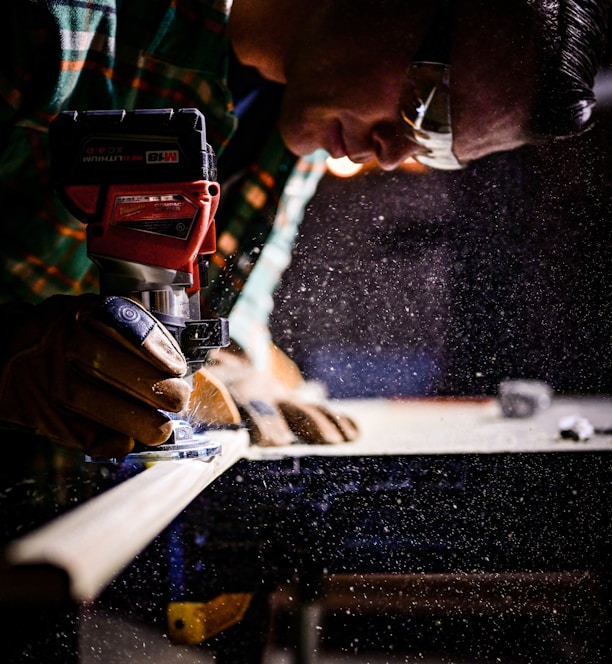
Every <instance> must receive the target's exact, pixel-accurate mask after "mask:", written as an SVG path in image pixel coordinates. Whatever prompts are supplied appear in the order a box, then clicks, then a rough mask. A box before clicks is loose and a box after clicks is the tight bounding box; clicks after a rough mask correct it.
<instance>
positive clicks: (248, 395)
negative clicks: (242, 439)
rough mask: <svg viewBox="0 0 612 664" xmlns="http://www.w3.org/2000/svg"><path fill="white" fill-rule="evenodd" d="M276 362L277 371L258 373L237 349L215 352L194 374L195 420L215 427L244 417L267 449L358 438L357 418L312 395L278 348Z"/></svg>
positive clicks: (192, 402)
mask: <svg viewBox="0 0 612 664" xmlns="http://www.w3.org/2000/svg"><path fill="white" fill-rule="evenodd" d="M273 359H274V361H273V369H276V371H275V373H271V372H270V373H268V372H264V371H259V370H257V369H255V367H254V366H253V364H252V363H251V361H250V360H249V358H248V356H247V355H246V353H244V352H243V351H242V350H241V349H240V348H238V347H237V346H236V345H231V346H229V347H228V348H219V349H215V350H213V351H211V353H210V355H209V358H208V364H207V365H206V367H204V368H203V369H200V370H199V371H197V372H196V373H195V374H194V390H193V393H192V396H191V400H190V408H189V416H191V417H194V418H195V419H200V420H201V421H204V422H206V423H207V424H208V425H210V426H223V425H227V424H232V423H236V422H240V421H241V418H242V420H243V421H244V424H245V425H246V426H247V428H248V429H249V431H250V434H251V440H252V442H253V443H254V444H256V445H263V446H280V445H289V444H291V443H309V444H337V443H344V442H348V441H351V440H354V439H355V438H357V437H358V435H359V432H358V429H357V426H356V424H355V423H354V422H353V420H352V419H351V418H349V417H348V416H346V415H344V414H341V413H337V412H335V411H334V410H332V409H331V408H329V407H328V406H327V405H326V404H325V403H323V400H322V399H321V398H317V399H316V400H314V399H312V398H311V397H309V396H307V395H306V391H307V390H306V389H305V388H306V381H304V379H303V378H302V376H301V374H300V372H299V369H298V368H297V367H296V366H295V365H294V364H293V363H292V362H291V360H289V358H287V357H286V356H285V355H284V354H282V352H281V351H280V350H279V349H277V348H275V353H274V356H273ZM279 360H280V361H279ZM279 366H280V367H282V369H281V370H279Z"/></svg>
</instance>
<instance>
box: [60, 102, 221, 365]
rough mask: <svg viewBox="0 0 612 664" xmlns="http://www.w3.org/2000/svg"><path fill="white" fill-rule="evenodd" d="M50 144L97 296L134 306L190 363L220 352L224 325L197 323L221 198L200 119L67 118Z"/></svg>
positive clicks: (142, 113) (197, 115)
mask: <svg viewBox="0 0 612 664" xmlns="http://www.w3.org/2000/svg"><path fill="white" fill-rule="evenodd" d="M49 142H50V148H51V172H52V177H53V180H54V184H55V186H56V189H57V191H58V195H59V197H60V198H61V200H62V201H63V203H64V204H65V206H66V207H67V209H68V210H69V211H70V212H71V213H72V214H73V215H74V216H75V217H76V218H77V219H79V220H80V221H82V222H84V223H85V224H87V252H88V255H89V257H90V258H91V260H92V261H93V262H94V263H95V264H96V265H97V267H98V269H99V273H100V290H101V292H102V293H103V294H115V295H126V296H130V297H134V298H136V299H138V300H140V301H141V302H142V303H143V304H144V306H145V307H147V309H149V310H150V311H151V313H153V314H154V315H155V316H156V317H157V318H158V319H159V320H160V322H162V323H163V324H164V325H166V327H168V329H170V331H171V332H172V333H173V334H174V335H175V336H176V338H177V340H178V341H179V343H180V344H181V347H182V349H183V351H184V352H185V355H186V357H187V359H188V361H190V362H193V363H196V362H201V361H202V360H203V359H204V357H205V354H206V351H207V349H210V348H216V347H219V346H225V345H227V344H228V343H229V331H228V324H227V320H226V319H221V318H219V319H210V320H206V321H202V320H199V318H200V311H201V307H200V290H201V288H202V287H203V286H205V285H206V283H207V268H208V261H207V259H206V256H207V255H209V254H211V253H213V252H214V251H215V248H216V229H215V219H214V215H215V212H216V210H217V207H218V203H219V193H220V189H219V185H218V183H217V182H216V177H217V173H216V158H215V154H214V151H213V150H212V148H211V147H210V145H209V144H208V143H207V141H206V123H205V119H204V116H203V115H202V113H201V112H200V111H198V110H197V109H194V108H183V109H179V110H173V109H142V110H135V111H125V110H87V111H81V112H78V111H65V112H63V113H61V114H59V115H58V116H57V117H56V118H55V119H54V120H53V122H52V123H51V125H50V129H49Z"/></svg>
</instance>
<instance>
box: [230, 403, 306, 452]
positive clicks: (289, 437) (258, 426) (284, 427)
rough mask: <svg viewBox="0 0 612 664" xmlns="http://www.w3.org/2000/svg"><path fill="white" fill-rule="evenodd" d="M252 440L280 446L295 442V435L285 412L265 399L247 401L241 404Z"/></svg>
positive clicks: (264, 444)
mask: <svg viewBox="0 0 612 664" xmlns="http://www.w3.org/2000/svg"><path fill="white" fill-rule="evenodd" d="M239 408H240V412H241V414H242V416H243V419H244V421H245V424H246V426H247V427H248V429H249V432H250V434H251V442H252V443H253V444H254V445H261V446H263V447H279V446H282V445H291V444H292V443H294V442H295V435H294V434H293V432H292V430H291V428H290V427H289V425H288V423H287V421H286V420H285V418H284V417H283V414H282V413H281V412H279V411H278V410H277V409H276V408H275V407H274V406H272V405H271V404H269V403H265V402H263V401H255V400H252V401H247V402H245V403H241V404H240V405H239Z"/></svg>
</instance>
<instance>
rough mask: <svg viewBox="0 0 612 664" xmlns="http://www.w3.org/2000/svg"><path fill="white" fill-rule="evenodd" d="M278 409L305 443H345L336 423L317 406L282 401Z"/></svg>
mask: <svg viewBox="0 0 612 664" xmlns="http://www.w3.org/2000/svg"><path fill="white" fill-rule="evenodd" d="M278 408H279V410H280V411H281V412H282V414H283V416H284V417H285V419H286V420H287V423H288V424H289V428H290V429H291V430H292V431H293V432H294V433H295V434H296V435H297V436H298V438H300V439H301V440H303V441H304V442H305V443H309V444H314V445H324V444H328V445H330V444H331V445H335V444H338V443H343V442H345V438H344V435H343V434H342V432H341V431H340V429H339V428H338V426H336V424H335V422H334V421H332V420H330V418H329V417H328V416H327V415H326V414H325V413H324V412H323V411H321V409H320V408H319V407H318V406H317V405H314V404H307V403H300V404H297V403H294V402H290V401H280V402H279V403H278Z"/></svg>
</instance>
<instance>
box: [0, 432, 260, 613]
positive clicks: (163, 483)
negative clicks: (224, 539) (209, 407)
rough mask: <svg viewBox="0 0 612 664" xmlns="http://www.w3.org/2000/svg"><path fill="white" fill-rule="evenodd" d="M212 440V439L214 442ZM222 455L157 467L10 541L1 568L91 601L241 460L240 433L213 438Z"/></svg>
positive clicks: (243, 441)
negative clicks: (54, 580) (37, 571)
mask: <svg viewBox="0 0 612 664" xmlns="http://www.w3.org/2000/svg"><path fill="white" fill-rule="evenodd" d="M211 437H212V436H211ZM214 438H215V440H219V442H221V443H222V444H223V451H222V453H221V454H220V455H218V456H216V457H213V458H212V459H209V460H207V461H200V460H194V459H188V460H181V461H160V462H157V463H155V464H153V465H151V466H150V467H149V468H147V469H145V470H144V471H142V472H141V473H139V474H138V475H135V476H134V477H132V478H130V479H129V480H126V481H125V482H123V483H121V484H119V485H117V486H116V487H113V488H112V489H109V490H108V491H106V492H104V493H102V494H100V495H99V496H96V497H94V498H92V499H91V500H89V501H87V502H86V503H84V504H83V505H80V506H79V507H77V508H75V509H74V510H72V511H70V512H68V513H66V514H65V515H63V516H61V517H59V518H57V519H55V520H53V521H52V522H50V523H49V524H47V525H45V526H43V527H41V528H39V529H37V530H36V531H34V532H32V533H30V534H28V535H26V536H24V537H22V538H20V539H17V540H14V541H13V542H12V543H11V544H10V545H9V546H8V548H7V551H6V562H7V563H8V564H9V565H12V566H15V567H29V568H32V567H47V568H51V569H57V570H60V571H63V572H65V573H66V574H67V575H68V579H69V584H68V586H69V592H70V598H66V599H67V600H68V599H70V600H72V601H74V602H83V601H88V600H91V599H93V598H95V597H96V595H97V594H98V593H99V592H100V591H101V590H102V589H103V588H104V587H105V586H106V585H107V584H108V583H109V582H110V581H111V580H112V579H113V578H114V577H115V576H116V575H117V574H118V573H119V572H120V571H121V570H122V569H123V568H124V567H125V566H126V565H127V564H129V562H130V561H131V560H132V559H133V558H134V557H135V556H136V555H137V554H138V553H140V552H141V551H142V550H143V549H144V548H145V547H146V546H147V545H148V544H149V543H150V542H151V541H152V540H153V539H154V538H155V537H156V535H158V534H159V533H160V532H161V531H162V530H163V529H164V528H165V527H166V526H167V525H168V524H169V523H170V522H171V521H172V519H174V517H175V516H177V515H178V514H179V513H180V512H181V510H183V509H184V508H185V507H186V506H187V505H188V504H189V503H190V502H191V501H192V500H193V499H194V498H195V497H196V496H197V495H198V494H199V493H200V492H201V491H203V490H204V489H205V488H206V487H207V486H208V485H209V484H210V483H211V482H212V481H213V480H214V479H216V478H217V477H219V476H220V475H221V474H222V473H224V472H225V471H226V470H227V469H228V468H229V467H230V466H232V465H233V464H234V463H236V461H238V460H239V459H241V458H242V457H243V456H244V455H245V451H246V449H247V447H248V446H249V436H248V433H247V432H246V431H245V430H239V431H225V432H218V434H217V432H216V433H215V436H214Z"/></svg>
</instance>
